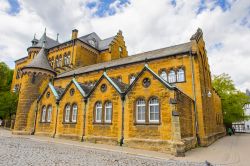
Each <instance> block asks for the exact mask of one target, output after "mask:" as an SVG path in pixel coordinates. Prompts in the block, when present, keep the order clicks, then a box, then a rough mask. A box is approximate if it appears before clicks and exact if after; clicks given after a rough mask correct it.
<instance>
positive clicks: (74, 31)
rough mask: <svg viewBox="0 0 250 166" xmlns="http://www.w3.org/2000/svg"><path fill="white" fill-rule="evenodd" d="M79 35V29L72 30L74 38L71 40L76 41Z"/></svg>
mask: <svg viewBox="0 0 250 166" xmlns="http://www.w3.org/2000/svg"><path fill="white" fill-rule="evenodd" d="M77 34H78V30H77V29H73V30H72V38H71V39H72V40H73V39H76V38H77Z"/></svg>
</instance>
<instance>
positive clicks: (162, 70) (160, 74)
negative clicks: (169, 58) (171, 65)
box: [159, 69, 168, 82]
mask: <svg viewBox="0 0 250 166" xmlns="http://www.w3.org/2000/svg"><path fill="white" fill-rule="evenodd" d="M163 72H164V73H165V74H166V78H165V79H164V78H163V76H162V73H163ZM159 76H160V77H161V78H162V79H163V80H164V81H167V82H168V73H167V71H166V70H165V69H161V70H160V72H159Z"/></svg>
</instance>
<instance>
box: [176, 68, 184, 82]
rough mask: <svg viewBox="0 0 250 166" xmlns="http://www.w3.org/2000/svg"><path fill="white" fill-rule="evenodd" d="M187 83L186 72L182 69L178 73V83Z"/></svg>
mask: <svg viewBox="0 0 250 166" xmlns="http://www.w3.org/2000/svg"><path fill="white" fill-rule="evenodd" d="M183 81H185V71H184V69H182V68H180V69H178V71H177V82H183Z"/></svg>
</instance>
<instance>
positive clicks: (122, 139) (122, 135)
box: [120, 94, 125, 146]
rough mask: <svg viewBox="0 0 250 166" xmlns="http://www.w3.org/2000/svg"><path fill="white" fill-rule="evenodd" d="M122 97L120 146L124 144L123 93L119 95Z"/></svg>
mask: <svg viewBox="0 0 250 166" xmlns="http://www.w3.org/2000/svg"><path fill="white" fill-rule="evenodd" d="M121 99H122V131H121V139H120V146H122V145H123V144H124V102H125V95H124V94H122V95H121Z"/></svg>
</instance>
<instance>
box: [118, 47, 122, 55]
mask: <svg viewBox="0 0 250 166" xmlns="http://www.w3.org/2000/svg"><path fill="white" fill-rule="evenodd" d="M119 55H120V57H122V47H119Z"/></svg>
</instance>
